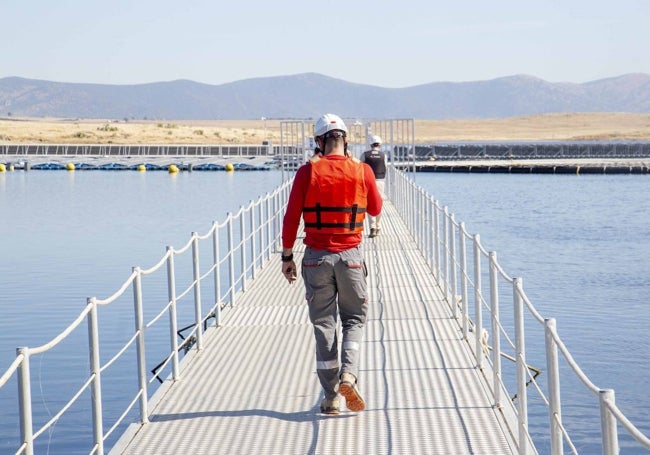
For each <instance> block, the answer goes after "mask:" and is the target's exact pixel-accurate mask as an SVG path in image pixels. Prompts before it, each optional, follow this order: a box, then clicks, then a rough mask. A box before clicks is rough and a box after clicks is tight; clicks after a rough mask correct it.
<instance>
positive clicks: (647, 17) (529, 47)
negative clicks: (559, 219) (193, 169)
mask: <svg viewBox="0 0 650 455" xmlns="http://www.w3.org/2000/svg"><path fill="white" fill-rule="evenodd" d="M0 24H1V26H0V33H1V36H0V78H1V77H6V76H20V77H26V78H34V79H47V80H54V81H61V82H91V83H109V84H139V83H147V82H158V81H170V80H175V79H191V80H194V81H197V82H204V83H209V84H222V83H226V82H232V81H236V80H241V79H249V78H256V77H268V76H280V75H288V74H297V73H305V72H316V73H321V74H324V75H327V76H331V77H335V78H338V79H343V80H346V81H349V82H357V83H362V84H369V85H377V86H382V87H408V86H413V85H418V84H424V83H428V82H438V81H454V82H459V81H477V80H486V79H493V78H496V77H501V76H508V75H513V74H529V75H532V76H537V77H540V78H542V79H545V80H547V81H550V82H561V81H567V82H587V81H591V80H596V79H602V78H606V77H611V76H618V75H621V74H625V73H633V72H643V73H650V1H648V0H543V1H542V0H520V1H511V0H493V1H485V0H474V1H466V0H449V1H445V2H441V1H438V0H400V1H390V2H388V1H382V0H375V1H370V0H347V1H342V0H336V1H335V0H320V1H289V0H275V1H259V0H251V1H245V0H230V1H229V0H177V1H170V0H111V1H102V2H99V1H94V0H0Z"/></svg>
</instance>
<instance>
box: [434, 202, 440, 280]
mask: <svg viewBox="0 0 650 455" xmlns="http://www.w3.org/2000/svg"><path fill="white" fill-rule="evenodd" d="M438 208H439V207H438V202H437V201H435V200H434V202H433V251H434V258H435V267H434V271H435V274H436V278H437V279H438V281H440V214H439V213H438ZM441 285H442V283H441Z"/></svg>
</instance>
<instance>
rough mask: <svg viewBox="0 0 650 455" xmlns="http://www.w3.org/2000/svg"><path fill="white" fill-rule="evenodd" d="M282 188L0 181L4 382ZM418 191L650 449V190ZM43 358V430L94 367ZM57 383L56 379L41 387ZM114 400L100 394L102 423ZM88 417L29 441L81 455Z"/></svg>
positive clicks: (1, 447)
mask: <svg viewBox="0 0 650 455" xmlns="http://www.w3.org/2000/svg"><path fill="white" fill-rule="evenodd" d="M280 180H281V174H280V172H278V171H266V172H235V173H224V172H194V173H180V174H177V175H170V174H167V173H166V172H147V173H135V172H95V171H86V172H74V173H69V172H63V171H51V172H48V171H32V172H12V173H6V174H0V311H1V314H2V318H1V319H0V373H1V372H4V370H5V368H6V367H7V366H8V365H9V363H10V362H11V361H12V360H13V358H14V356H15V348H16V347H17V346H23V345H29V346H36V345H39V344H42V343H45V342H47V341H49V340H50V339H51V338H52V337H53V336H55V335H56V334H58V333H59V332H60V331H61V330H62V329H63V328H65V327H66V326H67V325H68V324H69V323H70V322H71V321H72V320H73V319H74V318H75V317H76V316H77V315H78V313H79V312H80V311H81V309H82V308H83V307H84V306H85V304H86V298H87V297H90V296H97V297H99V298H105V297H107V296H109V295H111V294H112V293H113V292H114V291H115V290H116V289H117V288H118V287H119V286H120V285H121V284H122V283H123V282H124V280H125V279H126V278H127V277H128V275H129V274H130V273H131V267H132V266H136V265H137V266H141V267H143V268H146V267H150V266H152V265H153V264H155V263H156V262H157V261H158V260H159V259H160V257H162V255H163V254H164V253H165V246H166V245H172V246H176V247H180V246H182V245H184V244H185V243H186V242H187V241H188V239H189V236H190V233H191V232H192V231H197V232H199V233H204V232H207V231H208V230H209V228H210V226H211V225H212V222H213V221H223V220H224V219H225V217H226V214H227V212H229V211H230V212H236V211H237V210H238V208H239V207H240V206H242V205H245V204H247V203H248V202H249V201H250V200H254V199H257V198H258V196H260V195H262V194H264V193H266V192H268V191H271V190H272V189H274V188H275V187H276V186H277V185H278V184H279V183H280ZM416 182H417V183H418V184H419V185H421V186H423V187H424V188H425V189H426V190H427V191H428V192H429V193H430V194H432V195H433V196H434V197H435V198H436V199H438V200H439V201H440V202H441V204H443V205H447V206H448V207H449V209H450V211H451V212H453V213H455V215H456V219H457V220H461V221H464V222H465V224H466V227H467V229H468V231H470V232H472V233H480V234H481V239H482V243H483V245H484V246H485V247H486V249H488V250H495V251H497V252H498V258H499V262H500V263H501V264H502V266H503V268H504V269H505V270H506V272H508V274H509V275H510V276H519V277H523V280H524V288H525V290H526V292H527V294H528V296H529V297H530V298H531V300H532V302H533V303H534V305H535V306H536V307H537V309H538V310H539V311H540V312H541V313H542V315H543V316H545V317H555V318H556V319H557V325H558V330H559V333H560V335H561V336H562V338H563V339H564V340H565V342H566V344H567V346H568V347H569V349H570V350H571V352H572V353H573V355H574V357H575V359H576V360H577V361H578V362H579V363H580V365H581V366H582V367H583V370H584V371H585V373H586V374H587V375H588V376H589V377H590V378H591V380H592V381H593V382H594V383H596V385H598V386H599V387H602V388H613V389H615V390H616V399H617V403H618V404H619V406H620V407H621V408H622V409H623V411H624V412H625V413H626V415H627V416H628V417H629V418H630V419H631V420H632V422H634V423H635V424H637V426H639V428H640V429H641V430H643V431H644V432H645V433H646V434H650V423H649V422H648V419H647V417H646V416H647V409H648V408H649V407H650V396H649V395H648V394H647V393H646V391H647V390H650V379H649V377H648V373H647V365H648V361H649V360H650V331H649V330H647V327H648V325H649V324H650V306H649V305H648V299H649V297H648V296H649V295H650V259H648V258H649V257H650V215H648V212H650V210H649V209H650V202H648V199H647V198H648V194H649V193H650V179H649V178H648V177H647V176H553V175H503V174H500V175H490V174H417V176H416ZM122 323H123V324H124V325H126V326H128V329H129V330H130V329H131V328H132V319H131V318H126V319H125V320H124V321H122V320H119V318H118V321H117V322H116V323H115V327H111V331H112V332H111V333H112V334H115V335H116V336H119V335H122V334H121V330H120V324H122ZM129 330H125V332H126V333H128V332H129ZM84 332H85V327H82V330H81V333H80V334H79V336H78V337H72V338H71V340H70V341H69V345H64V346H61V349H60V350H61V351H63V352H65V351H66V349H70V350H72V349H77V348H76V347H75V346H74V345H75V343H77V341H79V340H81V341H79V342H83V343H86V341H85V337H86V335H85V333H84ZM529 343H530V341H529ZM57 349H58V348H57ZM42 357H45V358H44V359H38V360H37V361H36V363H35V364H32V378H33V379H35V384H36V385H35V389H34V390H33V391H32V394H33V400H34V402H35V407H36V406H38V411H36V412H39V413H40V418H42V419H44V420H45V419H47V417H48V415H50V413H51V412H52V409H58V407H57V406H60V403H55V402H50V401H47V400H45V399H44V398H43V397H46V396H47V397H52V396H53V395H54V396H57V393H56V391H58V390H60V389H59V388H61V387H63V388H64V389H65V386H66V372H67V371H68V370H74V369H81V370H83V369H86V371H87V368H88V360H87V359H85V358H83V359H77V358H65V356H63V359H64V362H65V364H64V365H61V361H60V358H58V357H56V354H52V355H45V356H42ZM55 359H57V360H56V361H55ZM48 361H50V362H48ZM52 361H55V362H54V363H55V364H54V365H51V364H49V363H51V362H52ZM533 361H534V359H533ZM536 366H539V367H541V368H542V369H545V367H546V366H545V365H536ZM62 367H64V368H62ZM53 370H54V371H56V372H57V374H55V375H54V376H55V378H56V379H55V380H51V379H50V380H48V378H49V374H46V373H49V372H51V371H53ZM15 390H16V388H15V383H14V384H11V383H9V384H7V386H5V387H4V388H3V389H0V453H5V451H7V450H6V449H7V448H14V449H15V447H16V441H17V437H18V435H19V434H20V433H19V426H18V422H17V419H16V417H15V411H13V410H12V409H13V408H14V407H15V403H14V402H13V401H11V400H10V399H9V398H7V396H8V395H9V396H12V397H13V396H14V395H15ZM52 391H55V392H54V393H52ZM119 392H120V391H119V390H110V389H109V390H106V391H104V399H105V400H107V401H108V404H107V407H109V410H108V412H111V411H112V410H111V409H110V401H111V398H114V397H117V396H119ZM562 392H563V400H564V405H565V407H564V408H563V413H564V417H565V418H566V419H572V422H574V423H572V424H571V425H572V426H571V428H570V430H572V431H576V441H575V442H576V444H577V446H578V450H579V451H580V453H587V454H591V453H599V452H600V445H599V441H598V439H597V436H596V435H597V434H598V427H597V425H598V421H597V420H595V427H594V418H593V416H591V414H593V413H594V409H595V413H596V414H595V418H596V419H597V412H598V408H597V404H594V403H596V402H595V401H594V399H593V398H592V397H591V395H589V394H587V393H584V392H583V389H582V388H581V387H580V385H578V384H577V383H576V384H572V383H570V382H567V383H563V384H562ZM64 396H66V397H67V395H66V394H64ZM62 400H63V398H62ZM65 401H67V398H66V400H65ZM86 401H87V402H89V400H86ZM7 403H11V406H9V405H7ZM531 407H532V410H531V429H532V430H533V432H537V433H540V438H542V439H543V437H544V435H543V434H541V432H542V430H541V428H545V426H546V421H547V417H546V416H545V415H544V414H543V413H541V412H539V411H537V409H536V408H535V407H534V405H533V406H531ZM105 411H107V410H106V409H105ZM115 412H117V411H115ZM88 413H89V409H88V406H87V405H86V406H85V407H82V409H79V410H77V411H75V412H74V413H72V414H71V415H70V416H69V417H66V418H65V419H62V421H61V422H59V423H57V425H56V426H55V428H54V430H53V431H50V432H47V433H46V434H45V435H44V436H42V437H41V438H39V445H38V450H37V452H38V453H52V454H57V453H60V454H68V453H86V452H87V451H88V441H87V439H83V438H85V437H86V436H85V435H88V434H90V432H91V430H90V429H89V424H88V423H87V415H88ZM585 416H586V417H585ZM41 424H42V422H41ZM67 427H73V428H77V429H78V430H79V431H74V432H71V431H66V428H67ZM619 432H620V433H621V435H623V433H624V431H623V430H622V429H619ZM78 433H82V435H81V436H78V435H77V434H78ZM621 447H622V451H621V452H622V453H646V452H645V451H643V450H641V449H639V448H638V446H637V445H635V444H634V443H632V442H630V441H629V438H627V439H626V438H625V437H622V443H621ZM541 452H542V453H544V452H546V450H545V446H544V445H543V443H542V448H541Z"/></svg>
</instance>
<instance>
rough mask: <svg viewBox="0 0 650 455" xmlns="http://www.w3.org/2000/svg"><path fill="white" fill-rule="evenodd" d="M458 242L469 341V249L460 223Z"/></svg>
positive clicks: (461, 285) (463, 320)
mask: <svg viewBox="0 0 650 455" xmlns="http://www.w3.org/2000/svg"><path fill="white" fill-rule="evenodd" d="M458 235H459V237H458V241H459V246H460V298H461V304H462V310H461V311H462V315H461V316H462V321H461V327H462V329H463V339H464V340H467V337H468V336H469V306H468V301H467V299H468V297H467V248H466V246H465V223H463V222H461V223H460V228H459V231H458Z"/></svg>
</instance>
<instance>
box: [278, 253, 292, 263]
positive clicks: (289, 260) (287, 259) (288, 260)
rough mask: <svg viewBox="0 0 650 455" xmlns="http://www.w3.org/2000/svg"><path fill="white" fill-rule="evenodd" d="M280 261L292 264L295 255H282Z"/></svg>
mask: <svg viewBox="0 0 650 455" xmlns="http://www.w3.org/2000/svg"><path fill="white" fill-rule="evenodd" d="M280 259H281V260H282V262H291V261H293V253H291V254H290V255H289V256H285V255H284V254H283V253H280Z"/></svg>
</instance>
